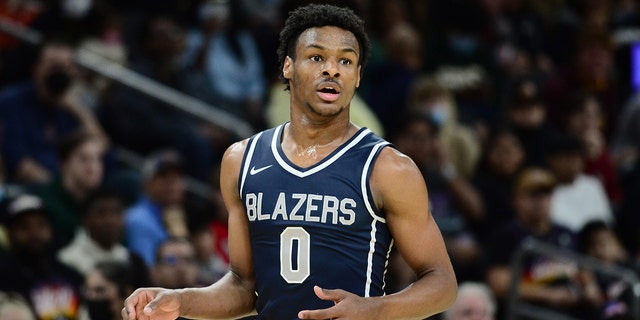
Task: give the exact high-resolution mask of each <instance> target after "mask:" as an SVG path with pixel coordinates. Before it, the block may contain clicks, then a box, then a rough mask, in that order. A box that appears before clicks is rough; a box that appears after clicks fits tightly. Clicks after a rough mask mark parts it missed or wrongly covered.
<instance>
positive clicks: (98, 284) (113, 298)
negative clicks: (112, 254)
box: [82, 261, 149, 320]
mask: <svg viewBox="0 0 640 320" xmlns="http://www.w3.org/2000/svg"><path fill="white" fill-rule="evenodd" d="M135 276H136V273H135V270H134V268H132V267H131V265H129V264H128V263H126V262H123V261H102V262H98V263H97V264H96V265H95V266H94V267H93V268H92V269H91V271H89V272H88V273H87V275H86V276H85V279H84V286H83V290H82V293H83V298H84V300H83V304H84V306H85V307H86V309H87V312H88V314H89V318H90V319H91V320H120V319H122V315H121V313H120V311H122V302H123V301H124V299H126V298H127V297H128V296H129V295H130V294H131V293H133V291H134V290H135V289H136V288H137V287H138V286H140V285H141V284H142V285H144V286H148V285H149V284H148V283H141V282H140V281H138V279H136V278H135Z"/></svg>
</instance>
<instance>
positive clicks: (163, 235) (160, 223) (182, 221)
mask: <svg viewBox="0 0 640 320" xmlns="http://www.w3.org/2000/svg"><path fill="white" fill-rule="evenodd" d="M142 175H143V180H144V181H143V184H144V191H143V195H142V197H141V199H140V200H138V202H137V203H135V204H134V205H133V206H131V207H130V208H128V209H127V211H126V213H125V221H126V222H125V230H126V243H127V247H128V248H129V250H131V251H132V252H134V253H137V254H139V255H140V256H142V258H143V259H144V261H145V263H146V264H147V266H149V267H151V266H153V265H154V264H155V261H156V257H155V255H156V251H157V248H158V246H159V245H160V244H161V243H162V242H164V241H165V240H166V239H168V238H170V237H171V236H178V237H186V236H188V231H187V222H186V217H185V214H184V209H183V207H182V205H183V199H184V195H185V190H186V182H185V176H184V171H183V164H182V160H181V158H180V156H179V154H178V153H176V152H174V151H170V150H163V151H158V152H156V153H154V154H152V155H151V156H150V157H149V158H148V159H147V160H146V162H145V163H144V165H143V168H142Z"/></svg>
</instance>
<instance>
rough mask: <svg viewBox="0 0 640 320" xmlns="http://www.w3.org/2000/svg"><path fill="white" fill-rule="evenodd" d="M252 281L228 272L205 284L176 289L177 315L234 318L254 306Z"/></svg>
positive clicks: (250, 311)
mask: <svg viewBox="0 0 640 320" xmlns="http://www.w3.org/2000/svg"><path fill="white" fill-rule="evenodd" d="M252 288H253V283H251V282H250V281H247V280H242V279H241V278H240V277H238V276H237V275H236V274H234V273H233V272H228V273H227V274H226V275H225V276H224V277H223V278H222V279H221V280H220V281H218V282H216V283H214V284H212V285H211V286H208V287H205V288H188V289H179V290H177V292H178V293H179V294H180V297H181V308H180V316H182V317H185V318H191V319H237V318H240V317H242V316H245V315H249V314H251V313H252V312H253V311H254V308H255V294H254V291H253V289H252Z"/></svg>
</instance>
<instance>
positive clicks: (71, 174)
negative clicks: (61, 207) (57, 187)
mask: <svg viewBox="0 0 640 320" xmlns="http://www.w3.org/2000/svg"><path fill="white" fill-rule="evenodd" d="M103 152H104V149H103V147H102V144H101V143H100V142H98V140H94V139H91V140H87V141H85V142H84V143H83V144H82V145H80V146H79V147H78V148H76V150H74V151H73V152H72V153H71V154H70V155H69V158H68V159H67V160H66V161H65V162H64V163H63V164H62V175H63V179H64V180H70V181H72V182H71V183H73V184H74V185H75V186H77V187H79V188H81V189H85V190H91V189H94V188H96V187H97V186H98V185H100V183H101V182H102V174H103V164H102V155H103Z"/></svg>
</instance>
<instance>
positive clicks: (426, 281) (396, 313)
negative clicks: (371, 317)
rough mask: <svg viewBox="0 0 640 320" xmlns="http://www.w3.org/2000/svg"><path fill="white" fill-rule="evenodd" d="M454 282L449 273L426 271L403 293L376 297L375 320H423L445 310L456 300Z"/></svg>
mask: <svg viewBox="0 0 640 320" xmlns="http://www.w3.org/2000/svg"><path fill="white" fill-rule="evenodd" d="M456 295H457V282H456V278H455V275H454V273H453V271H452V270H447V269H442V270H434V271H431V272H428V273H426V274H424V275H423V276H421V277H420V278H419V279H418V280H417V281H416V282H414V283H413V284H411V285H410V286H408V287H407V288H405V289H404V290H402V291H400V292H398V293H394V294H391V295H386V296H382V297H377V298H374V299H379V300H380V301H379V302H380V306H381V308H380V313H379V314H380V317H379V319H424V318H427V317H430V316H432V315H434V314H438V313H440V312H443V311H444V310H446V309H448V308H449V306H451V304H453V302H454V301H455V299H456Z"/></svg>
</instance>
